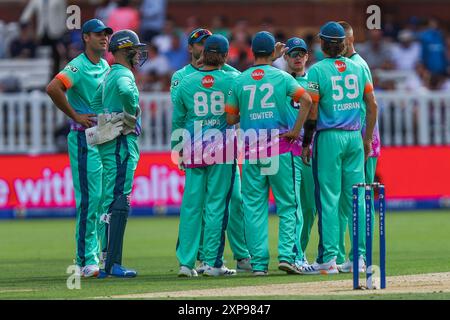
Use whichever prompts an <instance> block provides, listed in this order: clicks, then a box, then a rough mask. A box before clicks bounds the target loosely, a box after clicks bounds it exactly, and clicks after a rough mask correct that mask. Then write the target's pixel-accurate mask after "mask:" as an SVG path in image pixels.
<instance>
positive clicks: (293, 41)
mask: <svg viewBox="0 0 450 320" xmlns="http://www.w3.org/2000/svg"><path fill="white" fill-rule="evenodd" d="M286 47H288V48H289V49H288V51H286V54H289V53H290V52H292V51H294V50H303V51H306V52H307V51H308V46H307V45H306V42H305V41H304V40H303V39H300V38H297V37H294V38H290V39H288V41H287V42H286Z"/></svg>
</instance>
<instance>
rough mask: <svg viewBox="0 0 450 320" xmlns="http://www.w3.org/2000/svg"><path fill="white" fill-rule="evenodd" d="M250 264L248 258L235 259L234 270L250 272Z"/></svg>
mask: <svg viewBox="0 0 450 320" xmlns="http://www.w3.org/2000/svg"><path fill="white" fill-rule="evenodd" d="M252 271H253V270H252V264H251V263H250V258H244V259H239V260H237V263H236V272H252Z"/></svg>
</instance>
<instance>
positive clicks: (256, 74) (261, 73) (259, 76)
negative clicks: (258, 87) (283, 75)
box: [252, 69, 264, 80]
mask: <svg viewBox="0 0 450 320" xmlns="http://www.w3.org/2000/svg"><path fill="white" fill-rule="evenodd" d="M252 78H253V79H254V80H261V79H262V78H264V70H263V69H256V70H254V71H253V72H252Z"/></svg>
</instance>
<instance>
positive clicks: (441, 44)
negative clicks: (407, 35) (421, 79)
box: [419, 18, 447, 74]
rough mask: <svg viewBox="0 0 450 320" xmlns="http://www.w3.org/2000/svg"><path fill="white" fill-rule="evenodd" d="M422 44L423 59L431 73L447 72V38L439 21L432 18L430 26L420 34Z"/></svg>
mask: <svg viewBox="0 0 450 320" xmlns="http://www.w3.org/2000/svg"><path fill="white" fill-rule="evenodd" d="M419 39H420V42H421V44H422V61H423V63H424V64H425V67H426V68H427V69H428V70H430V71H431V73H436V74H445V72H446V68H447V59H446V56H445V55H446V48H445V39H444V35H443V33H442V31H441V30H439V21H438V20H437V19H436V18H432V19H430V20H429V22H428V27H427V28H426V29H425V30H424V31H423V32H421V33H420V34H419Z"/></svg>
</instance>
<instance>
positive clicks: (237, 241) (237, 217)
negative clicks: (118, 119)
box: [170, 64, 248, 261]
mask: <svg viewBox="0 0 450 320" xmlns="http://www.w3.org/2000/svg"><path fill="white" fill-rule="evenodd" d="M222 70H223V71H226V72H231V73H239V74H240V72H239V71H238V70H237V69H235V68H233V67H232V66H230V65H228V64H225V65H224V66H223V67H222ZM196 71H198V69H197V68H195V67H194V66H193V65H192V64H188V65H186V66H185V67H183V68H182V69H180V70H178V71H176V72H175V73H174V74H173V75H172V79H171V86H170V97H171V100H172V104H173V105H175V101H176V96H177V93H178V89H179V87H180V86H179V85H180V83H181V80H183V78H184V77H186V76H188V75H190V74H191V73H194V72H196ZM172 132H173V130H172ZM230 208H231V210H230V219H229V224H228V228H227V235H228V240H229V242H230V247H231V250H232V252H233V255H234V258H235V259H244V258H248V250H247V248H246V244H245V236H244V227H243V214H244V213H243V211H242V195H241V179H240V171H239V168H237V169H236V176H235V181H234V188H233V193H232V197H231V204H230ZM201 239H203V238H201ZM198 256H199V260H201V261H202V260H203V242H201V243H200V248H199V255H198Z"/></svg>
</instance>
